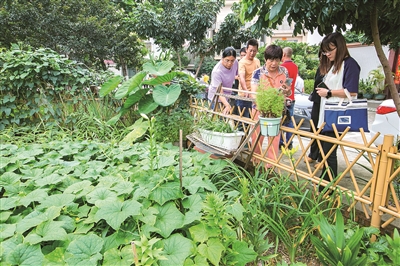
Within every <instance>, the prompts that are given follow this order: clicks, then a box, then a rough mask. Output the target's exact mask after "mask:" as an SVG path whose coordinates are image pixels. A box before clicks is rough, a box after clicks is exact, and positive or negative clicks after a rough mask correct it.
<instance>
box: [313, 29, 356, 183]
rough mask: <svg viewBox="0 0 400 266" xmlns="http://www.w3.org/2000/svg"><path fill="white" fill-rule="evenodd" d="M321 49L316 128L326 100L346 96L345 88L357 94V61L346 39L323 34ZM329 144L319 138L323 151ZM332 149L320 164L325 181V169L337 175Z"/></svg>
mask: <svg viewBox="0 0 400 266" xmlns="http://www.w3.org/2000/svg"><path fill="white" fill-rule="evenodd" d="M321 50H322V52H321V53H322V56H321V59H320V64H319V71H320V74H321V75H323V76H324V84H325V85H326V86H321V85H319V86H317V88H316V91H317V94H318V95H319V96H320V97H321V103H320V108H319V117H318V125H317V127H318V128H319V127H321V126H322V124H323V123H324V110H325V103H326V102H339V101H340V99H342V98H346V99H347V95H346V90H347V92H348V93H350V95H351V97H353V98H357V94H358V83H359V79H360V70H361V69H360V66H359V65H358V63H357V61H356V60H354V58H352V57H351V56H350V53H349V50H348V49H347V45H346V41H345V39H344V37H343V35H342V34H341V33H339V32H334V33H331V34H328V35H327V36H325V38H324V39H323V40H322V43H321ZM354 119H356V118H354ZM323 134H324V135H326V136H329V137H333V138H336V135H335V133H334V132H329V131H328V132H323ZM333 145H334V144H333V143H330V142H322V150H323V152H324V154H325V155H326V154H328V153H329V151H330V150H331V148H332V147H333ZM336 152H337V147H336V148H334V150H333V152H332V153H331V154H330V155H329V156H328V158H327V160H326V162H327V163H324V167H323V168H322V176H321V178H324V179H325V180H327V181H330V178H329V175H328V171H330V173H331V174H332V178H335V177H337V175H338V169H337V168H338V164H337V155H336Z"/></svg>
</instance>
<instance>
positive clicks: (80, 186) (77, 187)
mask: <svg viewBox="0 0 400 266" xmlns="http://www.w3.org/2000/svg"><path fill="white" fill-rule="evenodd" d="M92 190H93V187H92V182H90V181H89V180H83V181H80V182H76V183H74V184H72V185H70V186H69V187H67V188H66V189H65V190H64V193H65V194H75V195H76V198H80V197H82V196H86V195H87V194H88V193H89V192H90V191H92ZM82 192H83V193H82ZM81 193H82V194H81Z"/></svg>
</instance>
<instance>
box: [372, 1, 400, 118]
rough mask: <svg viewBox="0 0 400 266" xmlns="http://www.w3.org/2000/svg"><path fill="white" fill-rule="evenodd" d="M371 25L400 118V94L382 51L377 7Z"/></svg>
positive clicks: (373, 37)
mask: <svg viewBox="0 0 400 266" xmlns="http://www.w3.org/2000/svg"><path fill="white" fill-rule="evenodd" d="M370 23H371V32H372V40H373V42H374V46H375V51H376V54H377V55H378V58H379V61H380V62H381V64H382V67H383V72H384V73H385V84H387V86H388V87H389V92H390V95H391V96H392V98H393V101H394V105H395V106H396V110H397V115H398V116H399V117H400V97H399V93H398V92H397V89H396V85H395V84H394V79H393V75H392V70H391V69H390V66H389V61H388V59H387V58H386V56H385V53H384V52H383V49H382V43H381V40H380V37H379V28H378V10H377V8H376V6H375V7H374V9H373V11H372V13H371V16H370Z"/></svg>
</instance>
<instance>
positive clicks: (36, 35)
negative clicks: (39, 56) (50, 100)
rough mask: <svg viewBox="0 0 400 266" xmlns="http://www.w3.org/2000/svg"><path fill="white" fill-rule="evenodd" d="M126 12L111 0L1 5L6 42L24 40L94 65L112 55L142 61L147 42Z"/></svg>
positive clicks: (0, 35)
mask: <svg viewBox="0 0 400 266" xmlns="http://www.w3.org/2000/svg"><path fill="white" fill-rule="evenodd" d="M124 16H125V14H124V12H123V10H122V9H119V8H118V6H117V5H116V4H114V3H112V2H110V1H108V0H87V1H80V0H15V1H4V2H3V5H2V6H1V7H0V24H1V25H2V27H0V46H3V47H6V48H9V47H11V44H12V43H17V42H24V43H27V44H29V45H31V46H33V47H36V48H39V47H47V48H51V49H53V50H55V51H57V52H59V53H61V54H65V55H68V57H69V58H72V59H76V60H79V61H82V62H85V63H86V64H88V65H98V66H103V67H104V65H103V60H104V59H112V60H114V61H116V62H117V63H120V64H127V65H129V66H135V65H140V64H141V63H142V57H143V54H144V53H145V50H144V45H143V43H142V42H141V41H140V40H139V38H138V36H137V35H136V34H133V33H131V32H129V31H128V29H129V28H130V27H129V25H127V23H128V22H126V21H125V20H124Z"/></svg>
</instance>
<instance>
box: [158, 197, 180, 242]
mask: <svg viewBox="0 0 400 266" xmlns="http://www.w3.org/2000/svg"><path fill="white" fill-rule="evenodd" d="M155 208H156V209H157V210H158V214H157V221H156V224H155V227H156V228H159V229H160V235H162V236H163V237H164V238H167V237H169V235H170V234H171V233H172V232H173V231H174V230H176V229H179V228H181V227H182V225H183V219H184V216H183V214H182V213H181V212H180V211H179V210H178V209H177V208H176V206H175V203H174V202H168V203H166V204H165V205H164V206H160V205H156V206H155Z"/></svg>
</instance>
